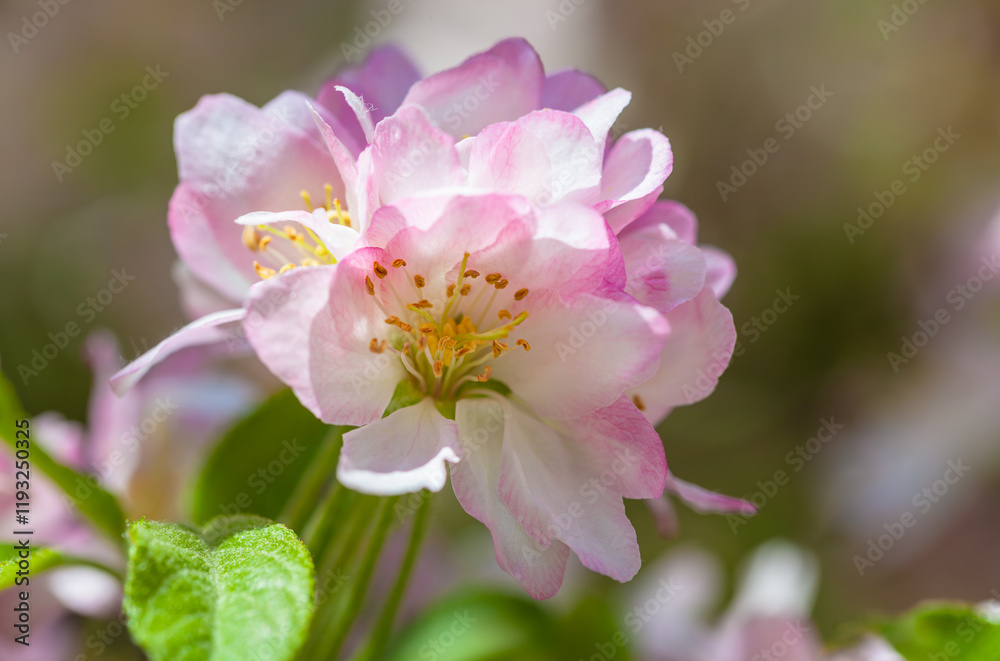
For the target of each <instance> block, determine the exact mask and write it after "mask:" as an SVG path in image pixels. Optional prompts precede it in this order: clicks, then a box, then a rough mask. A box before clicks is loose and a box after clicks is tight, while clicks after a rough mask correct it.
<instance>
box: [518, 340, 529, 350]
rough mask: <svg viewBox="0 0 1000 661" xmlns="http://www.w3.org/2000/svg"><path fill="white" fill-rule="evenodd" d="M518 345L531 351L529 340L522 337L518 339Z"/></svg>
mask: <svg viewBox="0 0 1000 661" xmlns="http://www.w3.org/2000/svg"><path fill="white" fill-rule="evenodd" d="M517 346H519V347H524V350H525V351H531V345H530V344H528V341H527V340H524V339H521V340H518V341H517Z"/></svg>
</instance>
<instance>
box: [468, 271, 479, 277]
mask: <svg viewBox="0 0 1000 661" xmlns="http://www.w3.org/2000/svg"><path fill="white" fill-rule="evenodd" d="M465 277H466V278H478V277H479V271H473V270H472V269H469V270H468V271H466V272H465Z"/></svg>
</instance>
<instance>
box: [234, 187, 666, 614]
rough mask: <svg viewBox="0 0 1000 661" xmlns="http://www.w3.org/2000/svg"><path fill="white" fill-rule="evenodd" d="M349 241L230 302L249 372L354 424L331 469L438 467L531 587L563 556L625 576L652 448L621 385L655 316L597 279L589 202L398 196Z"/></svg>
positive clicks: (436, 486)
mask: <svg viewBox="0 0 1000 661" xmlns="http://www.w3.org/2000/svg"><path fill="white" fill-rule="evenodd" d="M367 236H368V238H367V240H368V243H369V247H365V248H359V249H357V250H355V251H354V252H353V253H351V254H350V255H348V256H347V257H345V258H344V259H342V260H340V261H339V262H338V263H337V264H336V265H333V266H325V267H315V268H308V269H294V270H292V271H290V272H288V273H286V274H284V275H283V276H282V277H279V278H273V279H270V280H267V281H266V282H264V283H262V284H261V285H258V286H256V287H254V289H253V290H252V291H251V294H250V299H249V305H248V317H247V324H246V328H247V336H248V339H249V341H250V343H251V345H252V346H253V347H254V349H255V350H256V352H257V354H258V356H259V357H260V358H261V360H262V361H263V362H264V363H265V365H267V366H268V367H269V368H270V369H271V370H272V371H273V372H274V373H275V374H276V375H278V376H279V377H280V378H281V379H282V380H283V381H285V382H286V383H287V384H288V385H290V386H291V387H292V389H293V390H294V391H295V392H296V394H297V395H298V397H299V399H300V400H301V401H302V403H303V404H304V405H305V406H306V407H307V408H309V409H310V410H312V411H313V412H314V413H315V414H316V415H317V416H318V417H320V418H321V419H323V420H324V421H326V422H329V423H331V424H345V425H356V426H358V428H357V429H356V430H354V431H351V432H348V433H347V434H345V436H344V447H343V451H342V456H341V460H340V465H339V467H338V472H337V475H338V479H339V480H340V481H341V482H342V483H343V484H345V485H346V486H348V487H351V488H354V489H357V490H360V491H364V492H367V493H375V494H381V495H390V494H400V493H406V492H410V491H416V490H419V489H422V488H425V489H430V490H432V491H438V490H440V489H441V488H442V487H443V486H444V483H445V480H446V465H447V464H450V465H451V474H452V481H453V487H454V489H455V493H456V495H457V496H458V499H459V501H460V502H461V503H462V505H463V507H464V508H465V509H466V511H468V512H469V513H470V514H472V515H473V516H474V517H476V518H477V519H479V520H480V521H482V522H483V523H484V524H486V525H487V526H488V527H489V528H490V530H491V532H492V534H493V539H494V546H495V549H496V554H497V560H498V562H499V564H500V566H501V567H502V568H503V569H505V570H506V571H507V572H508V573H510V574H511V575H512V576H514V578H516V579H517V580H518V581H519V582H520V583H521V584H522V585H523V586H524V587H525V589H526V590H527V591H528V592H529V593H530V594H532V595H533V596H535V597H539V598H542V597H548V596H551V595H552V594H554V593H555V592H556V590H557V589H558V587H559V585H560V584H561V582H562V575H563V571H564V569H565V564H566V560H567V557H568V553H569V551H570V550H573V551H574V552H575V553H576V554H577V555H578V556H579V557H580V559H581V561H582V562H583V564H584V565H585V566H587V567H589V568H591V569H593V570H595V571H599V572H602V573H605V574H607V575H609V576H612V577H614V578H616V579H618V580H623V581H624V580H628V579H629V578H631V577H632V576H633V575H634V574H635V572H636V571H637V570H638V567H639V551H638V546H637V544H636V541H635V533H634V531H633V530H632V526H631V524H630V523H629V521H628V519H627V517H626V516H625V511H624V507H623V503H622V497H628V498H652V497H658V496H659V495H660V493H662V491H663V485H664V480H665V477H666V460H665V457H664V454H663V446H662V443H661V442H660V440H659V437H658V436H657V435H656V432H655V431H654V430H653V427H652V425H651V424H650V423H649V421H648V420H646V419H645V418H644V417H643V416H642V414H641V413H640V412H639V411H638V409H637V408H636V407H635V405H634V404H633V403H632V402H631V401H630V400H628V398H627V397H625V396H624V394H625V392H626V391H627V390H628V389H629V388H632V387H634V386H636V385H638V384H640V383H642V382H643V381H645V380H646V379H647V378H648V377H649V376H650V375H651V373H652V371H653V370H654V369H655V365H656V362H657V357H658V355H659V353H660V351H661V350H662V347H663V343H664V340H665V339H666V336H667V333H668V326H667V324H666V323H665V320H664V319H663V317H662V316H661V315H660V314H659V313H658V312H657V311H656V310H654V309H652V308H650V307H647V306H643V305H640V304H638V303H636V302H635V301H634V300H633V299H631V298H630V297H628V296H626V295H624V293H623V292H621V291H618V292H617V293H615V292H613V291H609V287H608V284H607V282H606V279H605V273H606V272H607V270H608V268H609V263H610V262H611V261H613V260H614V259H616V258H617V250H616V247H615V244H614V241H613V239H612V238H611V236H610V235H609V233H608V232H607V231H606V224H605V222H604V220H603V218H602V217H601V215H600V214H598V213H596V212H595V211H593V210H592V209H589V208H587V207H586V206H582V205H573V204H564V205H559V206H557V207H549V208H541V209H539V208H537V207H534V206H533V205H531V204H530V203H529V202H528V201H527V200H525V199H524V198H521V197H516V196H507V195H499V194H495V193H490V194H481V195H468V194H466V195H451V196H441V197H434V196H430V197H416V198H408V199H405V200H401V201H399V202H398V203H396V204H395V205H393V206H386V207H381V208H380V209H379V210H378V211H376V212H375V214H374V216H373V218H372V222H371V227H370V228H369V233H368V235H367ZM401 393H407V394H408V396H407V397H406V399H405V401H402V402H401V403H402V404H403V406H402V408H397V406H398V405H399V403H400V398H399V397H398V396H399V395H400V394H401ZM394 395H396V397H395V398H394ZM392 402H397V403H396V404H391V403H392ZM387 407H391V408H389V410H387ZM612 468H613V470H612ZM595 480H596V481H597V484H598V485H600V486H601V488H600V489H597V488H595V487H593V486H591V487H590V490H589V491H588V489H587V486H588V484H590V483H592V482H593V481H595ZM591 492H592V493H591ZM567 519H568V520H569V521H568V522H567Z"/></svg>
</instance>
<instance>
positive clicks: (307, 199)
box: [299, 188, 313, 213]
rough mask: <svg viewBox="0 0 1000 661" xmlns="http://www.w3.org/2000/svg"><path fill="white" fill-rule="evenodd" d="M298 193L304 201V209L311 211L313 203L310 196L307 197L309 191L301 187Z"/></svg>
mask: <svg viewBox="0 0 1000 661" xmlns="http://www.w3.org/2000/svg"><path fill="white" fill-rule="evenodd" d="M299 195H301V196H302V201H303V202H305V203H306V209H307V210H308V211H309V212H310V213H312V210H313V203H312V198H311V197H309V191H307V190H306V189H304V188H303V189H302V190H300V191H299Z"/></svg>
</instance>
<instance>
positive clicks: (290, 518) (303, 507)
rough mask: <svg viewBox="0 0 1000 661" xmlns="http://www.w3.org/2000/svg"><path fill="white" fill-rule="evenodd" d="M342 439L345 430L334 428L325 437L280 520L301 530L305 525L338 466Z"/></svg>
mask: <svg viewBox="0 0 1000 661" xmlns="http://www.w3.org/2000/svg"><path fill="white" fill-rule="evenodd" d="M342 441H343V430H342V429H340V428H336V427H335V428H332V429H331V430H330V433H329V434H327V436H326V438H325V439H323V447H321V448H320V451H319V456H317V457H316V458H315V459H313V463H312V465H311V466H310V467H309V469H308V470H307V471H306V474H305V475H304V476H303V477H302V479H301V480H300V481H299V484H298V486H297V487H296V488H295V492H294V493H293V494H292V497H291V498H289V499H288V503H287V504H286V505H285V509H284V511H282V513H281V516H280V517H279V520H280V521H281V522H282V523H284V524H285V525H287V526H288V527H289V528H291V529H292V530H294V531H296V532H299V530H300V529H301V527H302V526H303V525H305V523H306V520H307V519H308V516H309V514H308V512H309V508H310V507H311V506H314V505H315V503H316V500H317V498H319V494H320V491H321V490H322V489H323V484H324V483H325V482H326V480H327V478H329V477H330V474H331V473H332V472H333V471H334V469H335V468H336V461H337V457H338V456H339V455H340V446H341V442H342Z"/></svg>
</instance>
